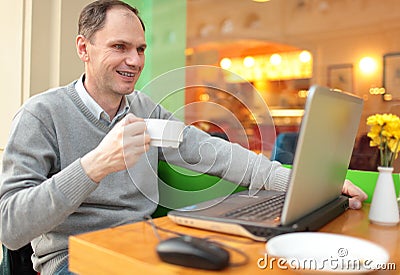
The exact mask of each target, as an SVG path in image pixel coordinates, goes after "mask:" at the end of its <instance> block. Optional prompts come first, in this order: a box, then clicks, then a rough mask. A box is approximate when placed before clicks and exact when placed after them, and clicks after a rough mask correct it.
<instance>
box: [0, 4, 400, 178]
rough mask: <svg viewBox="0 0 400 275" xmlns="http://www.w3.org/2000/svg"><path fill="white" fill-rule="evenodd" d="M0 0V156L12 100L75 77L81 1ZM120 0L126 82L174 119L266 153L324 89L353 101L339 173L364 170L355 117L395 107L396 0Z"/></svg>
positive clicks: (367, 162) (372, 164)
mask: <svg viewBox="0 0 400 275" xmlns="http://www.w3.org/2000/svg"><path fill="white" fill-rule="evenodd" d="M1 1H2V5H1V6H2V7H3V8H2V9H1V16H0V30H1V34H2V39H3V43H1V45H0V47H1V48H0V57H1V64H2V66H1V68H0V80H1V81H0V83H1V86H2V89H1V90H0V97H1V100H0V119H1V120H0V121H1V125H2V131H1V133H0V149H1V152H2V151H3V150H4V146H5V144H6V141H7V137H8V132H9V129H10V125H11V120H12V117H13V115H14V114H15V112H16V111H17V109H18V108H19V107H20V106H21V104H23V102H25V101H26V100H27V99H28V98H29V97H31V96H33V95H35V94H38V93H40V92H42V91H44V90H46V89H48V88H51V87H54V86H59V85H65V84H67V83H69V82H71V81H72V80H74V79H76V78H78V77H79V76H80V75H81V73H82V72H83V65H82V63H81V62H80V60H79V59H78V57H77V54H76V50H75V44H74V43H75V35H76V22H77V18H78V15H79V12H80V10H81V9H82V7H83V6H85V5H86V4H87V3H89V2H91V1H89V0H13V1H7V0H1ZM126 2H128V3H130V4H132V5H133V6H136V7H138V8H139V10H140V11H141V16H142V18H143V20H144V22H145V24H146V39H147V43H148V45H149V47H148V49H147V50H146V66H145V69H144V71H143V73H142V76H141V79H140V81H139V83H138V84H137V88H139V89H142V90H143V91H144V92H145V93H148V94H149V95H150V96H151V97H153V98H154V99H155V100H156V101H158V102H160V103H161V104H162V105H163V106H165V107H166V108H167V109H169V110H171V111H173V112H175V114H176V115H177V116H178V117H180V118H182V119H183V120H185V122H186V123H188V124H193V125H195V126H197V127H200V128H202V129H204V130H206V131H209V132H212V133H213V134H218V133H223V134H225V135H226V137H227V138H229V140H231V141H233V142H238V143H240V144H242V145H243V146H246V147H248V148H250V149H251V150H254V151H257V152H259V151H262V152H263V153H265V154H267V155H270V154H271V150H272V149H273V146H274V145H273V141H274V138H275V134H276V135H279V134H281V133H284V132H297V131H298V129H299V126H300V122H301V118H302V114H303V110H304V103H305V101H306V97H307V90H308V89H309V87H310V86H311V85H313V84H319V85H322V86H329V87H331V88H335V89H340V90H344V91H346V92H350V93H353V94H355V95H357V96H360V97H362V98H363V99H364V101H365V103H364V110H363V115H362V118H361V121H360V125H359V130H358V135H357V140H356V143H355V150H354V152H353V156H352V160H351V165H350V168H352V169H361V170H376V166H377V157H378V152H377V149H376V148H370V147H369V145H368V139H367V138H366V132H367V131H368V128H367V126H366V124H365V122H366V118H367V117H368V116H369V115H371V114H375V113H385V112H391V113H394V114H398V115H399V114H400V1H398V0H384V1H382V0H269V1H254V0H218V1H215V0H145V1H144V0H126ZM185 66H193V67H191V68H194V70H193V71H192V70H183V69H180V68H183V67H185ZM163 77H165V79H167V82H164V81H166V80H165V79H163ZM171 80H172V81H171ZM171 82H173V85H172V87H173V88H174V90H171V89H170V90H168V85H169V84H171ZM166 83H167V85H165V84H166ZM166 86H167V87H166ZM176 87H178V88H176ZM265 104H266V105H265ZM265 106H267V108H265ZM337 108H338V110H340V106H337ZM266 110H267V111H268V112H267V116H266V115H265V113H266ZM272 122H273V123H272ZM271 125H272V126H271ZM271 133H273V135H272V136H271ZM261 137H263V138H261ZM316 142H323V141H316ZM327 150H329V146H328V147H327ZM399 170H400V161H399V160H397V162H396V163H395V171H397V172H399Z"/></svg>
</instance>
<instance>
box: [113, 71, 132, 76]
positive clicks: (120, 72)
mask: <svg viewBox="0 0 400 275" xmlns="http://www.w3.org/2000/svg"><path fill="white" fill-rule="evenodd" d="M117 73H118V74H120V75H122V76H125V77H135V75H136V74H135V73H131V72H126V71H117Z"/></svg>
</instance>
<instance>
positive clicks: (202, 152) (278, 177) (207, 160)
mask: <svg viewBox="0 0 400 275" xmlns="http://www.w3.org/2000/svg"><path fill="white" fill-rule="evenodd" d="M162 152H163V157H164V158H165V160H166V161H168V162H170V163H172V164H176V165H178V166H182V167H185V168H187V169H191V170H194V171H197V172H200V173H206V174H210V175H215V176H218V177H221V178H223V179H225V180H228V181H231V182H234V183H237V184H240V185H242V186H246V187H249V189H261V188H265V189H271V190H278V191H285V190H286V189H287V185H288V182H289V177H290V171H291V170H290V169H287V168H285V167H283V166H282V165H281V164H280V163H279V162H277V161H271V160H269V159H268V158H267V157H265V156H264V155H262V154H256V153H254V152H252V151H250V150H248V149H246V148H244V147H242V146H240V145H239V144H235V143H231V142H227V141H225V140H223V139H221V138H218V137H212V136H210V135H209V134H207V133H205V132H203V131H201V130H199V129H197V128H195V127H193V126H187V127H186V129H185V133H184V142H183V143H182V144H181V145H180V147H179V150H178V151H177V150H173V149H163V150H162Z"/></svg>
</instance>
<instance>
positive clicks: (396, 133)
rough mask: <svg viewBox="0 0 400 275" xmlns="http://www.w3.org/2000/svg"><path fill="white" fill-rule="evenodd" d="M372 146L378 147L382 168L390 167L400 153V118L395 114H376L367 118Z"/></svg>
mask: <svg viewBox="0 0 400 275" xmlns="http://www.w3.org/2000/svg"><path fill="white" fill-rule="evenodd" d="M367 125H368V126H370V131H369V132H368V134H367V135H368V137H370V138H371V140H370V144H369V145H370V146H371V147H378V148H379V151H380V156H381V166H386V167H390V166H392V165H393V161H394V160H395V159H396V158H397V156H398V153H399V151H400V146H399V143H400V118H399V117H398V116H396V115H393V114H376V115H372V116H369V117H368V118H367Z"/></svg>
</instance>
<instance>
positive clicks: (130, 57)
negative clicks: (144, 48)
mask: <svg viewBox="0 0 400 275" xmlns="http://www.w3.org/2000/svg"><path fill="white" fill-rule="evenodd" d="M125 62H126V64H127V65H129V66H137V67H143V63H144V55H143V54H140V53H139V52H138V51H137V49H134V50H132V51H129V53H128V54H127V56H126V59H125Z"/></svg>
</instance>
